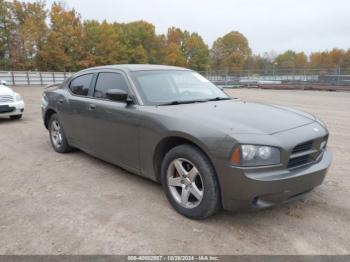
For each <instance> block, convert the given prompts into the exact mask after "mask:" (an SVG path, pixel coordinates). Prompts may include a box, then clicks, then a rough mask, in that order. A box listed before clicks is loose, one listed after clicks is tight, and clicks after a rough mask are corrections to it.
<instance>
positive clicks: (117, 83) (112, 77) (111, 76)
mask: <svg viewBox="0 0 350 262" xmlns="http://www.w3.org/2000/svg"><path fill="white" fill-rule="evenodd" d="M110 89H121V90H124V91H125V92H127V93H129V88H128V85H127V83H126V81H125V79H124V77H123V76H122V75H121V74H118V73H99V74H98V78H97V82H96V87H95V92H94V97H97V98H106V93H107V91H108V90H110Z"/></svg>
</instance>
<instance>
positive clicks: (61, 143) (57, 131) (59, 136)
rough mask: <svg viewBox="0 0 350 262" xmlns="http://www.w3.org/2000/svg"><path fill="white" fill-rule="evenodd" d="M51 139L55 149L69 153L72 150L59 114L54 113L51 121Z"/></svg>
mask: <svg viewBox="0 0 350 262" xmlns="http://www.w3.org/2000/svg"><path fill="white" fill-rule="evenodd" d="M49 133H50V141H51V145H52V147H53V149H54V150H55V151H56V152H58V153H68V152H70V151H72V148H71V147H70V146H69V144H68V141H67V138H66V135H65V133H64V130H63V127H62V125H61V122H60V120H59V118H58V116H57V114H53V115H52V116H51V117H50V121H49Z"/></svg>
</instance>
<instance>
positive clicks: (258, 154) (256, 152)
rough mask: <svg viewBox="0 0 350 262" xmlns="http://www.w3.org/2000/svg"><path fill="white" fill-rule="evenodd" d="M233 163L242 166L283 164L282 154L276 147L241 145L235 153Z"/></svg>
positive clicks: (232, 157)
mask: <svg viewBox="0 0 350 262" xmlns="http://www.w3.org/2000/svg"><path fill="white" fill-rule="evenodd" d="M231 161H232V162H233V163H234V164H237V165H240V166H268V165H276V164H279V163H280V162H281V154H280V150H279V149H278V148H276V147H271V146H258V145H240V146H239V147H237V148H236V149H235V150H234V151H233V153H232V156H231Z"/></svg>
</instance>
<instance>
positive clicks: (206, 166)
mask: <svg viewBox="0 0 350 262" xmlns="http://www.w3.org/2000/svg"><path fill="white" fill-rule="evenodd" d="M161 182H162V187H163V190H164V192H165V194H166V197H167V198H168V200H169V202H170V203H171V205H172V206H173V207H174V209H175V210H176V211H177V212H179V213H180V214H182V215H184V216H186V217H189V218H193V219H204V218H207V217H209V216H211V215H213V214H215V213H216V212H217V211H218V210H219V207H220V190H219V184H218V181H217V176H216V173H215V170H214V168H213V166H212V164H211V162H210V161H209V159H208V157H207V156H206V155H205V154H204V153H203V152H202V151H201V150H200V149H198V148H197V147H195V146H192V145H189V144H184V145H179V146H176V147H174V148H173V149H171V150H170V151H169V152H168V153H167V154H166V155H165V157H164V160H163V163H162V168H161Z"/></svg>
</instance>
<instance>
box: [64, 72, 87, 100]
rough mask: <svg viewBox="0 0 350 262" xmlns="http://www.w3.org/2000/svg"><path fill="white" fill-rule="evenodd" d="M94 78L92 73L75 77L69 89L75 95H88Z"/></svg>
mask: <svg viewBox="0 0 350 262" xmlns="http://www.w3.org/2000/svg"><path fill="white" fill-rule="evenodd" d="M91 79H92V74H86V75H82V76H78V77H77V78H74V79H73V80H72V82H70V85H69V89H70V90H71V91H72V93H73V94H75V95H80V96H87V95H88V93H89V87H90V83H91Z"/></svg>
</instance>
